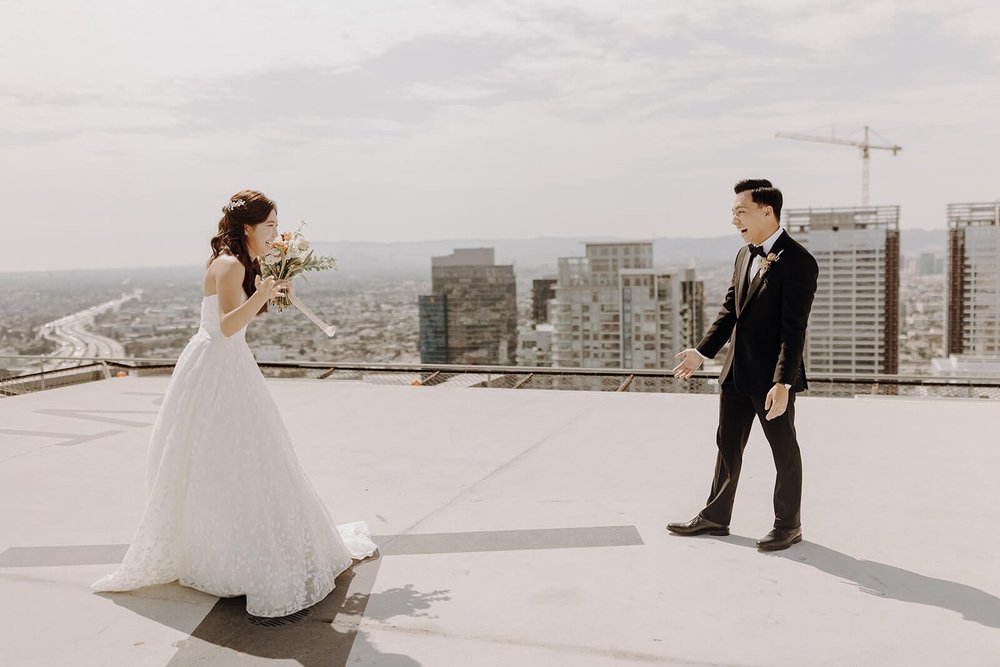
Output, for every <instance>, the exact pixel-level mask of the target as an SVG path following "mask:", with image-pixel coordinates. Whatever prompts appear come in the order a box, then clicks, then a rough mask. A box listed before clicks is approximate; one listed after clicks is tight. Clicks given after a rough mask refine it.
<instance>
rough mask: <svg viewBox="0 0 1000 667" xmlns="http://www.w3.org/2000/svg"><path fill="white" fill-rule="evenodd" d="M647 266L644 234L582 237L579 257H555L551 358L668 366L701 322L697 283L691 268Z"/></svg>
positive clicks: (578, 363) (556, 362)
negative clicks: (608, 239) (615, 239)
mask: <svg viewBox="0 0 1000 667" xmlns="http://www.w3.org/2000/svg"><path fill="white" fill-rule="evenodd" d="M652 267H653V244H652V242H650V241H638V242H631V243H588V244H587V246H586V255H585V256H584V257H563V258H560V260H559V277H558V280H557V283H556V297H555V299H554V300H553V301H552V302H551V308H552V309H551V311H550V317H551V318H552V324H553V327H554V333H553V341H552V365H553V366H561V367H582V368H666V367H668V366H672V365H673V364H672V363H671V362H672V361H673V355H674V354H675V353H676V352H677V351H678V350H680V349H682V348H683V347H686V346H687V345H686V344H685V341H688V340H690V339H691V337H692V336H693V334H695V333H697V332H701V331H702V330H703V324H702V319H703V313H704V297H703V289H702V285H701V283H700V281H696V280H694V274H693V271H690V272H689V273H685V274H684V276H683V278H682V277H681V275H680V274H678V273H672V272H662V271H657V270H654V269H653V268H652ZM694 320H697V321H694ZM694 342H697V341H694ZM689 344H694V343H693V342H692V343H689Z"/></svg>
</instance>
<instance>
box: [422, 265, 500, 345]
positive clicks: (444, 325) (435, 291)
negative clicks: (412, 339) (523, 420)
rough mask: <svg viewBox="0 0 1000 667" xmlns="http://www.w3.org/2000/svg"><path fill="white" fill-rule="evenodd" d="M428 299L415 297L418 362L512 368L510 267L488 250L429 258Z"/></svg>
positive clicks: (426, 297)
mask: <svg viewBox="0 0 1000 667" xmlns="http://www.w3.org/2000/svg"><path fill="white" fill-rule="evenodd" d="M431 292H432V293H431V294H430V295H427V296H421V297H420V360H421V362H423V363H447V364H493V365H514V363H515V359H516V355H517V300H516V286H515V283H514V267H513V266H511V265H509V264H507V265H496V264H494V261H493V248H462V249H458V250H455V252H454V253H452V254H451V255H447V256H444V257H434V258H432V259H431Z"/></svg>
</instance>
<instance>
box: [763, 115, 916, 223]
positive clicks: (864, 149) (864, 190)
mask: <svg viewBox="0 0 1000 667" xmlns="http://www.w3.org/2000/svg"><path fill="white" fill-rule="evenodd" d="M774 136H776V137H778V138H779V139H797V140H799V141H817V142H820V143H824V144H840V145H841V146H856V147H858V148H860V149H861V204H862V206H868V159H869V152H870V151H871V150H872V149H877V150H883V151H892V154H893V155H896V154H897V153H899V151H901V150H903V147H902V146H896V145H892V146H878V145H875V144H872V143H870V142H869V141H868V126H867V125H865V139H864V141H854V140H852V139H841V138H839V137H835V136H829V137H823V136H817V135H813V134H798V133H796V132H778V133H777V134H775V135H774Z"/></svg>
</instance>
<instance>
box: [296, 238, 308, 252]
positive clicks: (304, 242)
mask: <svg viewBox="0 0 1000 667" xmlns="http://www.w3.org/2000/svg"><path fill="white" fill-rule="evenodd" d="M295 249H296V250H298V251H299V252H300V253H302V252H305V251H307V250H309V239H307V238H306V237H304V236H300V237H299V238H298V239H297V240H296V241H295Z"/></svg>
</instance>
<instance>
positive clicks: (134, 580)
mask: <svg viewBox="0 0 1000 667" xmlns="http://www.w3.org/2000/svg"><path fill="white" fill-rule="evenodd" d="M245 334H246V328H244V329H242V330H241V331H239V332H238V333H236V334H234V335H233V336H232V337H230V338H226V337H225V336H223V335H222V332H221V331H220V330H219V305H218V296H216V295H212V296H208V297H205V299H204V300H203V301H202V306H201V327H200V328H199V330H198V333H197V334H195V336H194V337H193V338H192V339H191V341H190V342H189V343H188V344H187V347H185V348H184V351H183V352H182V353H181V356H180V358H179V359H178V360H177V365H176V367H175V368H174V373H173V377H172V378H171V380H170V384H169V386H168V387H167V392H166V395H165V396H164V398H163V405H162V406H161V408H160V412H159V414H158V415H157V418H156V423H155V424H154V426H153V431H152V435H151V438H150V446H149V460H148V463H147V469H146V509H145V512H144V513H143V516H142V520H141V521H140V523H139V528H138V529H137V530H136V533H135V537H134V539H133V540H132V545H131V546H130V547H129V550H128V553H126V554H125V558H124V560H123V561H122V564H121V566H120V567H119V568H118V570H117V571H115V572H114V573H113V574H110V575H107V576H105V577H103V578H102V579H100V580H99V581H97V582H95V583H94V584H93V586H92V588H93V589H94V590H95V591H127V590H132V589H135V588H140V587H142V586H148V585H151V584H163V583H167V582H171V581H175V580H179V581H180V583H181V584H182V585H184V586H189V587H191V588H196V589H198V590H200V591H204V592H206V593H210V594H212V595H218V596H220V597H232V596H237V595H246V596H247V611H248V612H249V613H251V614H253V615H256V616H285V615H287V614H291V613H294V612H296V611H298V610H300V609H304V608H306V607H309V606H311V605H313V604H315V603H317V602H319V601H320V600H322V599H323V598H324V597H326V596H327V595H328V594H329V593H330V591H332V590H333V588H334V579H336V577H337V575H339V574H340V573H341V572H343V571H344V570H345V569H347V568H348V567H349V566H350V565H351V562H352V560H353V559H355V558H363V557H366V556H370V555H372V554H373V553H374V552H375V548H376V547H375V544H374V543H373V542H372V541H371V540H370V539H369V537H368V528H367V526H366V525H365V523H364V522H356V523H352V524H346V525H343V526H339V527H337V528H334V525H333V523H332V521H331V519H330V516H329V514H327V511H326V508H325V507H324V505H323V502H322V501H321V500H320V498H319V496H318V495H317V494H316V492H315V490H314V489H313V487H312V485H311V484H310V482H309V480H308V478H307V477H306V475H305V473H304V472H303V471H302V468H301V467H300V465H299V461H298V459H297V457H296V456H295V451H294V449H293V447H292V442H291V438H290V437H289V434H288V431H287V430H286V428H285V425H284V423H283V421H282V419H281V415H280V414H279V412H278V408H277V406H276V405H275V403H274V400H273V399H272V398H271V395H270V393H269V391H268V389H267V387H266V386H265V384H264V378H263V376H262V375H261V373H260V370H259V369H258V368H257V363H256V361H254V358H253V354H252V353H251V351H250V348H249V347H248V346H247V343H246V338H245Z"/></svg>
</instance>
